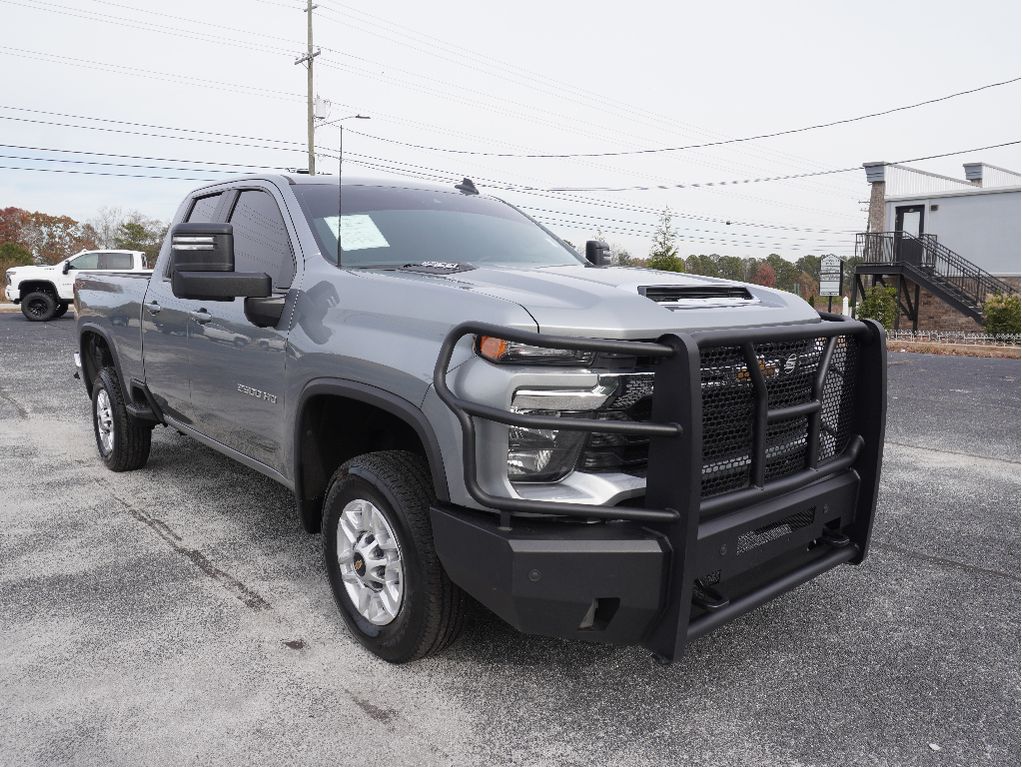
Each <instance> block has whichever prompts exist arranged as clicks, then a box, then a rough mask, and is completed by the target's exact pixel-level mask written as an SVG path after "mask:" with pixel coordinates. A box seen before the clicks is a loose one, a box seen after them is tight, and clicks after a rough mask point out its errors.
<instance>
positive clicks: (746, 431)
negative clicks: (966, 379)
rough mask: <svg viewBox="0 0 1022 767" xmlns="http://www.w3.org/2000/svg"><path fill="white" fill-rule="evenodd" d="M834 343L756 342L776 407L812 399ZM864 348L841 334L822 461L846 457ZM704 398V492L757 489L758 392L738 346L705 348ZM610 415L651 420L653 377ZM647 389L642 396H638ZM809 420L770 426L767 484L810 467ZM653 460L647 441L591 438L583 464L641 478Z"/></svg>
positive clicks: (828, 393)
mask: <svg viewBox="0 0 1022 767" xmlns="http://www.w3.org/2000/svg"><path fill="white" fill-rule="evenodd" d="M826 347H827V339H825V338H810V339H802V340H798V341H783V342H764V343H759V344H755V345H754V350H755V356H756V360H757V363H758V365H759V369H760V371H761V373H762V375H763V378H764V382H765V384H766V390H767V399H768V406H769V408H770V409H778V408H783V407H790V406H792V405H800V404H804V403H806V402H809V401H810V400H812V399H813V385H814V382H815V380H816V376H817V373H818V371H819V368H820V364H821V363H822V360H823V355H824V351H825V349H826ZM857 351H858V347H857V346H856V344H855V342H854V340H852V339H850V338H849V337H846V336H838V338H837V340H836V343H835V347H834V352H833V354H832V355H831V360H830V366H829V368H828V370H827V376H826V378H825V379H824V385H823V393H822V401H823V407H822V411H821V416H820V436H819V461H820V463H824V462H826V461H827V460H829V459H831V458H834V457H835V456H836V455H839V454H840V453H841V452H843V451H844V449H845V448H846V447H847V446H848V443H849V440H850V439H851V436H852V431H851V426H852V423H853V419H854V412H853V408H854V385H855V375H856V362H857ZM699 361H700V381H701V387H702V399H703V402H702V404H703V446H702V465H703V469H702V486H701V495H702V497H703V498H709V497H712V496H716V495H721V494H723V493H729V492H733V491H735V490H741V489H744V488H747V487H749V486H750V485H751V484H752V481H753V477H752V459H751V454H752V442H753V429H752V423H753V418H754V416H755V412H756V410H755V391H754V388H753V383H752V380H751V377H750V375H749V371H748V366H747V361H746V358H745V355H744V353H743V351H742V349H741V347H739V346H723V347H711V348H707V349H702V350H701V351H700V359H699ZM637 378H638V382H637V383H635V384H632V385H630V386H629V389H628V393H629V396H628V397H627V398H621V402H620V404H618V405H616V406H615V405H614V404H613V403H612V404H611V406H612V407H613V408H614V409H613V410H611V411H608V412H605V413H601V414H600V415H599V416H598V417H601V418H614V419H625V418H628V419H633V420H636V419H639V420H641V419H644V418H648V417H649V413H650V404H651V396H650V395H651V394H652V381H651V376H646V377H641V376H640V377H637ZM642 386H644V387H645V389H644V390H643V395H644V396H643V397H642V398H637V397H636V396H635V391H636V390H637V389H639V388H641V387H642ZM809 423H810V419H809V418H808V417H807V416H805V415H800V416H795V417H793V418H788V419H784V420H780V421H774V422H772V423H770V424H769V425H768V427H767V431H766V456H765V458H766V460H765V464H764V467H763V468H764V472H763V479H764V480H765V481H767V482H770V481H772V480H776V479H780V478H782V477H786V476H789V475H791V474H794V473H796V472H798V471H801V470H802V469H804V468H806V466H807V465H808V459H809V455H808V453H809ZM648 455H649V441H648V439H646V438H641V437H631V436H624V435H609V434H592V435H590V436H589V438H588V439H587V442H586V446H585V449H584V450H583V452H582V456H581V458H580V461H579V469H581V470H582V471H624V472H627V473H631V474H634V475H638V476H641V475H643V474H644V473H645V469H646V463H647V459H648Z"/></svg>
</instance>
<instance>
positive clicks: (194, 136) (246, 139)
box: [0, 105, 851, 232]
mask: <svg viewBox="0 0 1022 767" xmlns="http://www.w3.org/2000/svg"><path fill="white" fill-rule="evenodd" d="M0 109H9V110H16V111H20V112H29V113H33V114H41V115H47V116H52V117H62V118H69V119H74V120H91V121H100V122H107V123H111V124H114V125H120V126H129V127H131V128H145V129H147V130H145V131H138V130H129V129H127V128H111V127H107V126H96V125H75V124H72V123H66V122H58V121H53V120H36V119H31V118H26V117H12V116H9V115H0V120H13V121H18V122H29V123H34V124H42V125H54V126H58V127H68V128H75V129H79V130H94V131H101V132H113V133H122V134H127V135H138V136H146V137H153V138H166V139H172V140H177V141H195V142H201V143H212V144H218V145H226V146H238V147H245V148H254V149H266V150H274V151H296V152H297V151H302V149H303V147H304V144H302V143H301V142H297V141H289V140H285V139H276V138H269V137H265V136H264V137H256V136H246V135H242V134H236V133H224V132H219V131H204V130H199V129H195V128H179V127H173V126H166V125H159V124H155V123H146V122H135V121H129V120H116V119H113V118H109V117H92V116H89V115H81V114H73V113H68V112H55V111H50V110H41V109H30V108H26V107H17V106H10V105H0ZM148 129H155V130H159V131H177V132H183V133H187V134H190V135H187V136H176V135H171V134H166V133H153V132H150V131H149V130H148ZM205 136H214V137H216V138H205ZM223 139H240V140H223ZM251 142H261V143H251ZM268 143H272V144H282V145H287V146H268V145H267V144H268ZM39 149H40V150H45V148H43V147H40V148H39ZM52 151H61V150H52ZM79 151H80V150H79ZM92 154H95V153H92ZM364 156H365V157H372V156H371V155H364ZM137 159H145V158H137ZM375 159H378V160H383V159H384V158H375ZM385 161H386V162H390V163H393V164H397V165H406V166H408V167H412V168H418V169H425V170H428V171H431V172H434V173H439V174H443V176H442V178H443V180H445V181H446V180H450V179H451V178H454V177H455V176H457V175H458V174H456V173H453V172H450V171H446V170H443V169H437V168H429V167H428V166H419V165H413V164H411V163H403V162H399V161H396V160H390V159H386V160H385ZM204 164H212V163H204ZM476 178H477V179H481V180H484V181H489V182H492V183H493V184H494V185H496V186H499V187H500V188H503V189H505V190H510V191H516V192H519V193H522V194H530V195H531V194H540V196H544V197H549V198H550V199H563V200H565V201H570V202H577V203H581V204H586V205H592V206H596V207H603V208H613V209H618V210H630V211H634V212H640V213H649V214H651V215H656V214H658V213H659V212H660V211H659V210H657V209H655V208H651V207H648V206H643V205H638V204H631V203H624V202H621V201H611V200H600V199H598V198H592V197H582V196H579V195H574V194H570V193H557V194H556V196H551V195H548V194H546V193H539V192H537V191H535V190H532V189H524V188H521V187H520V185H513V184H511V183H510V182H506V181H502V180H499V179H487V178H484V177H480V176H476ZM676 215H677V216H678V217H679V218H688V219H692V220H700V221H707V222H712V223H721V224H725V225H727V226H747V227H760V228H767V229H786V230H791V231H818V232H832V231H835V230H829V229H826V228H816V227H798V226H789V225H784V224H771V223H766V222H756V221H743V220H734V219H724V218H715V217H712V216H700V215H698V214H692V213H688V212H685V211H679V212H678V213H677V214H676ZM838 231H841V230H838ZM844 231H851V230H844Z"/></svg>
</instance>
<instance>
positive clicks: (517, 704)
mask: <svg viewBox="0 0 1022 767" xmlns="http://www.w3.org/2000/svg"><path fill="white" fill-rule="evenodd" d="M74 331H75V326H74V320H73V318H72V315H68V316H67V317H65V318H64V319H62V320H58V321H54V322H50V323H46V324H30V323H27V322H25V321H24V320H23V318H22V317H21V315H20V314H12V313H0V499H2V500H0V508H2V512H0V517H2V519H0V647H2V654H0V690H2V695H0V763H2V764H4V765H22V764H25V765H33V764H124V765H142V764H145V765H163V764H167V765H180V764H231V765H236V764H285V763H287V764H308V765H316V764H332V765H337V764H350V765H376V764H393V765H433V764H445V765H446V764H457V765H502V764H521V765H530V766H531V765H615V767H624V766H625V765H661V764H664V765H668V764H670V765H673V764H694V765H701V764H706V765H720V766H723V765H848V764H856V765H930V764H933V765H985V764H990V765H1008V764H1017V763H1018V761H1019V717H1020V711H1019V641H1020V636H1019V580H1020V575H1019V573H1020V563H1019V536H1020V531H1019V504H1020V498H1019V385H1020V380H1019V363H1018V362H1017V361H1009V360H986V359H971V358H958V357H935V356H925V355H913V354H899V353H895V354H892V355H891V359H890V409H889V423H888V442H887V446H886V454H885V467H884V474H883V479H882V492H881V497H880V507H879V510H878V519H877V524H876V528H875V533H874V546H873V549H872V553H871V555H870V557H869V558H868V560H867V561H866V563H865V564H864V565H863V566H862V567H860V568H852V567H842V568H839V569H837V570H835V571H832V572H830V573H828V574H826V575H825V576H823V577H821V578H819V579H818V580H816V581H813V582H810V583H809V584H807V585H805V586H803V587H801V588H800V589H798V590H796V591H794V592H792V593H790V594H787V595H785V596H783V597H781V598H780V599H778V600H776V601H774V602H772V603H770V604H768V605H767V606H765V607H763V608H761V609H759V610H757V611H755V612H753V613H752V614H750V615H747V616H745V617H744V618H742V619H739V620H737V621H735V622H733V623H731V624H729V625H727V626H725V627H724V628H722V629H720V630H719V631H717V632H716V633H713V634H710V635H709V636H707V637H705V638H703V639H701V640H699V641H697V642H695V643H694V644H693V645H692V646H691V647H690V649H689V652H688V654H687V656H686V657H684V658H683V659H681V660H680V661H679V662H677V663H675V664H674V665H672V666H669V667H663V666H660V665H658V664H657V663H656V662H655V661H654V660H653V659H652V658H651V657H650V655H649V653H648V652H645V651H643V650H641V649H638V648H626V649H620V648H611V647H604V646H599V645H587V644H581V643H568V642H563V641H560V640H554V639H546V638H541V637H526V636H522V635H518V634H517V633H515V632H514V631H513V630H512V629H510V628H508V627H506V626H505V625H503V624H502V623H500V622H499V621H498V620H497V619H495V618H492V617H488V616H486V615H483V614H481V613H479V614H475V615H474V616H473V619H472V620H471V622H470V624H469V626H468V628H467V630H466V632H465V634H464V635H463V636H462V638H461V639H460V640H459V641H458V642H457V643H456V644H455V645H454V646H453V647H452V648H451V649H450V650H448V651H447V652H446V653H445V654H444V655H442V656H441V657H438V658H433V659H429V660H425V661H422V662H419V663H415V664H411V665H407V666H401V667H394V666H389V665H387V664H386V663H384V662H382V661H380V660H378V659H377V658H375V657H374V656H372V655H370V654H369V653H368V652H367V651H365V650H363V649H362V648H361V646H360V645H358V644H357V643H356V642H355V641H354V640H353V639H352V638H350V637H349V635H348V634H347V632H346V629H345V628H344V625H343V623H342V621H341V619H340V617H339V616H338V614H337V613H336V610H335V607H334V604H333V601H332V599H331V596H330V591H329V587H328V585H327V581H326V578H325V575H324V571H323V565H322V561H321V560H322V557H321V552H320V539H319V537H318V536H309V535H306V534H305V533H303V532H301V530H300V529H299V526H298V522H297V519H296V516H295V514H294V511H293V508H292V503H291V498H290V494H289V493H288V491H286V490H285V489H284V488H282V487H280V486H278V485H276V484H274V483H273V482H272V481H270V480H268V479H266V478H264V477H262V476H261V475H259V474H257V473H255V472H253V471H250V470H248V469H246V468H243V467H241V466H240V465H238V464H235V463H232V462H231V461H229V460H227V459H226V458H223V457H221V456H219V455H218V454H216V453H214V452H212V451H210V450H208V449H207V448H205V447H202V446H200V445H199V444H198V443H196V442H193V441H191V440H189V439H187V438H185V437H183V436H180V435H178V434H177V433H176V432H174V431H172V430H170V429H157V431H156V433H155V434H154V439H153V450H152V456H151V458H150V461H149V465H148V467H147V468H145V469H144V470H142V471H139V472H133V473H125V474H114V473H111V472H109V471H107V470H106V469H105V468H104V467H103V465H102V464H101V463H100V461H99V459H98V458H97V456H96V449H95V444H94V439H93V434H92V426H91V423H90V420H89V405H88V401H87V399H86V397H85V393H84V389H83V387H82V386H81V384H80V383H79V382H78V381H76V380H74V379H72V378H71V373H72V372H73V367H72V361H71V354H72V352H73V350H74V339H75V332H74Z"/></svg>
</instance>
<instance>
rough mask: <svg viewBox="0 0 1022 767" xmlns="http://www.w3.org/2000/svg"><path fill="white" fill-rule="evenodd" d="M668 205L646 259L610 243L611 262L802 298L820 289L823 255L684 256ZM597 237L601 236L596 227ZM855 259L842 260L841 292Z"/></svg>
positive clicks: (848, 286) (848, 292)
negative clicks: (760, 287)
mask: <svg viewBox="0 0 1022 767" xmlns="http://www.w3.org/2000/svg"><path fill="white" fill-rule="evenodd" d="M673 219H674V217H673V214H672V212H671V210H670V208H664V210H663V211H662V212H661V214H660V219H659V221H658V223H657V228H656V231H655V233H654V235H653V243H652V245H651V247H650V251H649V255H648V256H647V257H646V258H637V257H635V256H632V255H631V254H630V253H629V252H628V251H627V250H625V249H623V248H620V247H616V246H615V245H614V244H610V253H611V263H613V264H616V265H618V266H638V267H645V268H647V269H659V270H661V271H665V272H685V273H687V274H696V275H700V276H703V277H721V278H723V279H728V280H735V281H738V282H751V283H754V284H756V285H763V286H765V287H768V288H778V289H779V290H786V291H788V292H789V293H795V294H797V295H799V296H801V297H802V298H804V299H806V300H810V299H813V298H815V297H816V296H817V294H818V293H819V290H820V260H821V259H822V258H823V255H825V254H822V255H818V256H814V255H805V256H802V257H800V258H799V259H797V260H795V261H789V260H788V259H786V258H784V257H783V256H781V255H780V254H778V253H771V254H770V255H768V256H767V257H766V258H742V257H740V256H728V255H720V254H718V253H711V254H693V255H690V256H687V257H684V256H681V255H680V254H679V252H678V245H677V242H678V236H679V235H678V231H677V228H676V227H675V225H674V220H673ZM596 236H597V239H601V240H602V239H605V238H604V237H603V234H602V232H600V231H599V230H597V233H596ZM855 262H856V259H854V258H848V259H845V275H846V278H845V284H844V294H845V295H846V296H849V297H850V296H851V290H852V285H851V277H850V275H851V274H853V273H854V271H855Z"/></svg>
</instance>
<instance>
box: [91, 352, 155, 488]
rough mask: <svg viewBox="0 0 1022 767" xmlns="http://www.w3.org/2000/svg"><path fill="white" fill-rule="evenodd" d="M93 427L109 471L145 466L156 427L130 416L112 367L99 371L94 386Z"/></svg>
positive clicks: (100, 454)
mask: <svg viewBox="0 0 1022 767" xmlns="http://www.w3.org/2000/svg"><path fill="white" fill-rule="evenodd" d="M92 427H93V430H94V431H95V433H96V447H97V448H98V449H99V457H100V458H102V459H103V463H105V464H106V466H107V468H108V469H110V470H111V471H133V470H135V469H141V468H142V467H143V466H145V465H146V461H148V460H149V448H150V447H151V444H152V436H153V427H152V426H151V425H149V424H144V423H142V422H140V421H139V420H137V419H136V418H133V417H132V416H131V415H129V414H128V411H127V409H126V408H125V407H124V395H123V394H122V393H121V386H120V384H119V383H118V381H117V372H116V371H115V370H114V368H113V367H109V366H108V367H105V368H103V369H102V370H100V371H99V375H97V376H96V380H95V382H93V384H92Z"/></svg>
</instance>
